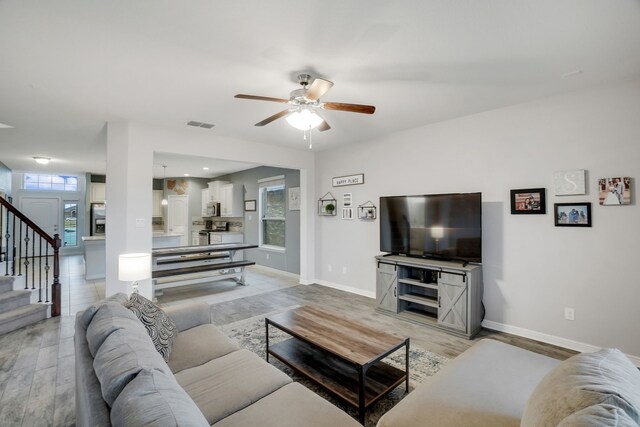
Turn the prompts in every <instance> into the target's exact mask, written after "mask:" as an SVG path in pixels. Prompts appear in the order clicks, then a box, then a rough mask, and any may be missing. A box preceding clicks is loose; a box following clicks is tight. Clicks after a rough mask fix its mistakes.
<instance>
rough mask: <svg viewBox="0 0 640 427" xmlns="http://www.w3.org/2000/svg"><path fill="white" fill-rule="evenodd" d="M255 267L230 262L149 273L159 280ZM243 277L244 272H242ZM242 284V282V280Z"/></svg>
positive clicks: (241, 262)
mask: <svg viewBox="0 0 640 427" xmlns="http://www.w3.org/2000/svg"><path fill="white" fill-rule="evenodd" d="M249 265H255V262H253V261H230V262H219V263H215V264H203V265H194V266H193V267H180V268H168V269H163V270H155V271H153V272H152V273H151V278H152V279H160V278H162V277H172V276H181V275H184V274H194V273H202V272H204V271H216V270H230V269H232V268H238V267H247V266H249ZM243 276H244V270H243ZM242 281H243V282H244V280H242Z"/></svg>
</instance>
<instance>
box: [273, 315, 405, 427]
mask: <svg viewBox="0 0 640 427" xmlns="http://www.w3.org/2000/svg"><path fill="white" fill-rule="evenodd" d="M269 325H271V326H273V327H275V328H277V329H280V330H282V331H284V332H286V333H287V334H289V335H291V338H289V339H287V340H285V341H282V342H279V343H277V344H273V345H271V346H269ZM265 328H266V334H267V361H269V355H273V356H275V357H276V358H277V359H278V360H280V361H281V362H283V363H284V364H286V365H288V366H289V367H291V368H292V369H294V370H295V371H296V372H298V373H300V374H302V375H304V376H305V377H307V378H309V379H310V380H311V381H313V382H314V383H316V384H317V385H319V386H321V387H322V388H324V389H325V390H326V391H328V392H329V393H331V394H332V395H334V396H336V397H338V398H340V399H342V400H343V401H345V402H347V403H348V404H351V405H353V406H355V407H356V408H358V419H359V421H360V423H364V414H365V411H366V409H367V408H369V407H370V406H371V405H373V404H374V403H375V402H377V401H378V400H379V399H380V398H381V397H383V396H385V395H386V394H387V393H389V392H390V391H391V390H393V389H394V388H396V387H397V386H399V385H400V384H402V382H405V387H406V390H407V392H408V391H409V338H398V337H396V336H393V335H391V334H388V333H386V332H383V331H380V330H377V329H374V328H371V327H369V326H366V325H363V324H362V323H359V322H357V321H355V320H353V319H349V318H347V317H344V316H341V315H340V314H337V313H332V312H329V311H326V310H322V309H321V308H318V307H315V306H310V305H306V306H304V307H300V308H297V309H294V310H290V311H287V312H284V313H280V314H276V315H273V316H269V317H267V318H265ZM402 347H404V348H405V370H404V371H403V370H401V369H398V368H395V367H393V366H391V365H389V364H387V363H384V362H383V361H382V360H383V359H384V358H386V357H388V356H389V355H391V354H392V353H394V352H395V351H397V350H399V349H401V348H402Z"/></svg>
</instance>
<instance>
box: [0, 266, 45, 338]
mask: <svg viewBox="0 0 640 427" xmlns="http://www.w3.org/2000/svg"><path fill="white" fill-rule="evenodd" d="M48 309H49V305H48V304H31V291H14V290H13V277H10V276H0V335H3V334H6V333H7V332H11V331H15V330H16V329H20V328H23V327H25V326H27V325H31V324H32V323H36V322H39V321H40V320H44V319H46V318H47V310H48Z"/></svg>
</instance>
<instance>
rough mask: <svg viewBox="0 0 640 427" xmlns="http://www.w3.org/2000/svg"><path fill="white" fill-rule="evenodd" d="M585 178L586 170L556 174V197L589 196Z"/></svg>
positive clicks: (554, 181) (554, 180)
mask: <svg viewBox="0 0 640 427" xmlns="http://www.w3.org/2000/svg"><path fill="white" fill-rule="evenodd" d="M584 177H585V170H584V169H577V170H570V171H559V172H554V173H553V186H554V189H555V192H556V196H575V195H580V194H587V189H586V185H585V178H584Z"/></svg>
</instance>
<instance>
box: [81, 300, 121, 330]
mask: <svg viewBox="0 0 640 427" xmlns="http://www.w3.org/2000/svg"><path fill="white" fill-rule="evenodd" d="M128 300H129V297H128V296H127V294H123V293H117V294H113V295H111V296H110V297H107V298H104V299H101V300H99V301H96V302H94V303H93V304H91V305H90V306H89V307H87V309H86V310H85V311H84V312H82V315H81V317H80V318H81V322H80V323H81V325H82V326H83V327H84V328H85V329H86V328H87V327H88V326H89V323H91V319H93V316H94V315H95V314H96V312H97V311H98V309H99V308H100V307H101V306H102V305H103V304H106V303H108V302H117V303H120V304H124V303H125V302H127V301H128Z"/></svg>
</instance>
